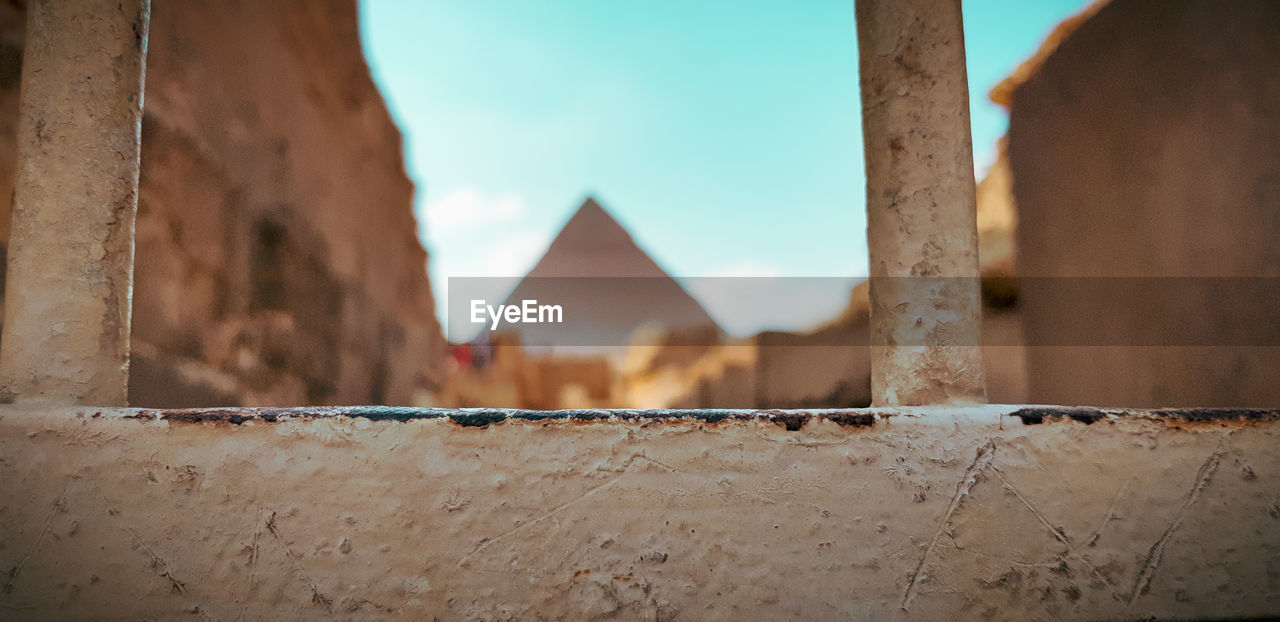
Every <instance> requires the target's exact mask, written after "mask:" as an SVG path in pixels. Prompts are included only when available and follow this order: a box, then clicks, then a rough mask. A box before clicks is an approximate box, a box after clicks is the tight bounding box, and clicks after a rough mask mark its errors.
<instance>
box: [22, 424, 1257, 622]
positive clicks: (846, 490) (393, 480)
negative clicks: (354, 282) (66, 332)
mask: <svg viewBox="0 0 1280 622" xmlns="http://www.w3.org/2000/svg"><path fill="white" fill-rule="evenodd" d="M1278 418H1280V411H1224V410H1193V411H1167V412H1159V411H1129V412H1119V411H1106V410H1096V409H1061V408H1052V407H1044V408H1034V407H1015V406H983V407H972V408H929V409H893V410H876V409H871V410H856V411H806V412H797V411H759V412H749V411H684V412H678V411H661V412H659V411H574V412H559V413H545V412H544V413H536V412H516V411H491V410H479V411H439V410H422V409H388V408H364V409H359V408H355V409H353V408H345V409H291V410H268V409H261V410H253V409H239V410H206V411H150V410H137V409H94V408H57V409H54V408H43V409H41V408H38V407H33V406H5V407H0V482H3V486H0V568H2V569H3V570H4V571H5V572H4V573H3V575H0V580H2V581H3V589H2V590H0V618H3V619H7V620H8V619H16V620H28V619H30V620H35V619H40V620H45V619H90V618H92V619H143V618H146V619H193V620H201V619H210V620H256V619H335V618H336V619H353V620H360V619H405V620H429V619H433V618H436V619H480V620H505V619H562V618H563V619H589V618H595V617H611V616H612V617H615V618H617V619H641V620H681V619H683V620H743V619H757V620H781V619H834V618H839V619H849V618H855V619H872V618H875V619H884V618H902V619H907V618H912V619H922V620H929V619H940V618H943V617H960V618H979V617H987V618H1002V619H1100V618H1106V619H1126V618H1145V617H1156V618H1203V617H1229V616H1275V615H1280V455H1278V454H1277V451H1276V447H1277V446H1280V443H1278V441H1280V438H1278V437H1280V424H1278V423H1277V419H1278Z"/></svg>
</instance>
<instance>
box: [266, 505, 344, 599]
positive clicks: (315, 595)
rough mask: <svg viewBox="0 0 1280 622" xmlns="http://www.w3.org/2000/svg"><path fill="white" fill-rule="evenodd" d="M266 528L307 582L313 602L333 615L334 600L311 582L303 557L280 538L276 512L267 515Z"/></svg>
mask: <svg viewBox="0 0 1280 622" xmlns="http://www.w3.org/2000/svg"><path fill="white" fill-rule="evenodd" d="M266 526H267V531H268V532H270V533H271V535H272V537H274V538H275V539H276V541H277V542H279V543H280V545H281V546H283V547H284V553H285V556H286V557H288V558H289V561H290V562H291V563H292V564H293V569H294V570H296V571H297V572H298V575H299V576H301V577H302V580H303V581H305V582H306V584H307V587H308V588H310V589H311V602H313V603H315V604H317V605H320V606H321V607H324V609H325V611H328V612H329V613H333V599H332V598H329V597H328V596H325V595H324V594H323V593H321V592H320V588H318V587H316V583H315V581H312V580H311V575H308V574H307V571H306V570H303V569H302V564H301V563H299V562H298V559H300V558H301V557H302V556H301V555H298V554H297V553H294V552H293V549H292V548H290V546H289V544H288V543H287V542H285V541H284V538H282V537H280V530H279V529H277V528H276V513H275V511H274V510H272V512H271V514H269V515H267V520H266ZM299 608H301V607H299Z"/></svg>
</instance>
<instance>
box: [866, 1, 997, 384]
mask: <svg viewBox="0 0 1280 622" xmlns="http://www.w3.org/2000/svg"><path fill="white" fill-rule="evenodd" d="M855 6H856V19H857V28H858V53H859V58H860V60H859V71H860V74H861V84H862V133H863V141H864V153H865V158H866V164H867V243H868V246H869V249H870V252H871V262H870V263H871V344H872V350H871V393H872V401H873V403H874V404H876V405H881V406H898V405H903V406H908V405H926V404H957V403H981V402H985V401H986V388H985V384H984V380H983V373H982V350H981V344H980V341H979V335H980V322H981V312H982V307H981V292H980V285H979V280H978V276H979V273H978V229H977V221H976V212H977V209H976V198H975V195H976V192H975V187H974V174H973V146H972V138H971V136H970V129H969V87H968V76H967V72H966V70H965V55H964V26H963V22H962V18H961V12H960V0H856V3H855Z"/></svg>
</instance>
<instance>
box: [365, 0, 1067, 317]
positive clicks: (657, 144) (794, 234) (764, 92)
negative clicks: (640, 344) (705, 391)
mask: <svg viewBox="0 0 1280 622" xmlns="http://www.w3.org/2000/svg"><path fill="white" fill-rule="evenodd" d="M1086 4H1087V2H1086V1H1084V0H1035V1H1033V2H1028V1H1026V0H967V1H966V2H964V20H965V38H966V41H965V44H966V46H965V47H966V53H967V62H968V69H969V88H970V108H971V117H972V125H973V145H974V165H975V169H976V172H977V174H978V175H979V176H981V175H982V174H983V172H984V170H985V168H986V167H987V166H989V165H990V163H991V162H992V161H993V160H994V158H995V152H996V151H995V149H996V141H997V140H998V139H999V138H1000V136H1001V135H1003V134H1004V131H1005V128H1006V126H1007V116H1006V115H1005V113H1004V111H1003V110H1002V109H1001V108H999V107H998V106H996V105H994V104H992V103H991V102H990V101H989V100H988V99H987V97H986V94H987V92H988V91H989V90H990V89H991V87H993V86H995V84H996V83H998V82H999V81H1000V80H1001V79H1003V78H1004V77H1005V76H1007V75H1008V74H1009V73H1010V72H1012V70H1013V69H1014V68H1015V67H1016V66H1017V65H1018V64H1019V63H1020V62H1022V61H1023V60H1025V59H1026V58H1027V57H1029V56H1030V55H1031V54H1032V53H1033V52H1034V51H1035V50H1036V49H1037V48H1038V47H1039V44H1040V42H1041V41H1042V40H1043V39H1044V37H1045V36H1046V35H1047V34H1048V33H1049V31H1050V30H1051V29H1052V28H1053V26H1054V25H1056V24H1057V23H1058V22H1060V21H1061V20H1063V19H1065V18H1066V17H1068V16H1070V15H1072V14H1074V13H1076V12H1078V11H1079V10H1081V9H1082V8H1084V6H1085V5H1086ZM360 30H361V38H362V41H363V45H364V49H365V55H366V57H367V59H368V62H369V66H370V69H371V71H372V73H373V76H374V80H375V81H376V82H377V84H378V86H379V88H380V89H381V91H382V94H383V97H384V98H385V99H386V101H387V106H388V108H389V109H390V111H391V114H392V116H393V118H394V119H395V120H396V122H397V124H398V125H399V127H400V130H401V132H402V133H403V134H404V137H405V142H404V145H405V151H406V153H405V157H406V166H407V169H408V174H409V176H410V178H411V179H412V180H413V181H414V182H415V184H416V188H417V193H416V198H415V206H414V210H415V214H416V215H417V219H418V223H419V237H420V238H421V239H422V241H423V245H424V246H425V247H426V248H427V250H428V252H429V253H430V259H429V261H428V269H429V273H430V277H431V282H432V288H433V290H434V292H435V296H436V301H437V309H440V310H443V309H445V308H446V305H445V304H444V298H445V292H446V286H447V279H448V278H450V277H468V276H485V277H510V283H511V286H514V284H515V282H516V280H518V278H519V277H520V276H523V275H524V274H525V272H527V271H528V270H529V268H531V267H532V266H533V264H534V263H535V262H536V261H537V259H538V258H539V257H541V255H542V252H543V251H545V250H546V247H547V245H548V244H549V243H550V241H551V239H552V238H553V237H554V236H555V234H556V233H557V232H558V231H559V229H560V227H561V226H562V225H563V224H564V223H565V221H567V220H568V218H569V217H570V216H571V215H572V214H573V212H574V211H575V210H576V209H577V207H578V206H579V205H580V204H581V203H582V201H583V200H584V199H585V198H586V197H587V196H594V197H596V199H597V200H598V201H600V203H601V204H602V205H603V206H604V207H605V209H607V210H608V211H609V212H610V213H611V214H612V215H613V216H614V217H615V218H616V219H617V220H618V221H619V222H621V223H622V224H623V226H625V227H626V228H627V230H628V231H630V232H631V234H632V236H633V237H634V238H635V239H636V241H637V242H638V243H639V244H640V246H641V247H642V248H644V249H645V250H647V251H648V252H649V254H650V255H651V256H652V257H653V258H654V259H655V260H656V261H657V262H658V264H659V265H661V266H662V267H663V268H665V269H666V270H667V272H669V273H671V274H672V275H673V276H675V277H677V279H684V278H689V277H718V276H754V277H770V278H786V277H844V278H847V279H848V283H849V286H852V284H853V283H854V282H856V281H857V280H859V279H860V278H861V277H865V275H866V269H867V246H866V217H865V194H864V193H865V183H866V180H865V176H864V170H863V160H862V137H861V105H860V99H859V92H858V54H857V40H856V35H855V26H854V22H853V2H852V0H756V1H742V0H696V1H689V0H651V1H649V2H614V1H608V0H483V1H478V2H477V1H467V0H361V1H360ZM714 281H715V280H714V279H693V280H691V281H690V282H688V283H689V284H688V285H687V288H689V289H690V293H691V294H693V295H694V297H695V298H699V299H700V300H701V302H702V303H703V305H704V306H705V307H707V310H708V312H710V313H711V315H712V317H714V318H716V319H717V320H718V321H720V322H721V324H722V325H723V326H724V327H725V328H726V329H727V330H729V332H730V333H733V334H735V335H746V334H751V333H754V332H756V331H758V330H763V329H766V328H769V329H787V330H800V329H804V328H807V327H809V326H812V325H814V324H816V323H818V322H821V321H822V320H823V319H826V318H829V317H834V316H835V315H837V314H838V313H839V311H840V309H841V308H842V307H843V306H844V304H845V303H846V302H847V297H848V290H847V288H832V291H830V292H826V293H825V294H822V295H818V296H817V297H816V298H814V299H813V300H811V301H810V302H809V304H805V305H801V306H800V308H801V309H802V311H797V312H796V313H795V314H791V315H787V316H786V317H781V318H780V317H777V316H776V314H774V315H772V316H769V317H765V316H753V315H752V313H751V312H750V310H749V309H741V308H737V307H735V305H734V304H733V301H732V300H727V299H726V300H717V299H716V297H715V295H714V292H711V291H706V292H699V291H697V289H696V288H697V284H698V283H714ZM830 282H832V283H837V282H838V281H837V280H835V279H832V280H831V281H830ZM505 294H506V292H505V291H500V292H495V299H501V298H503V297H505ZM495 302H496V301H495ZM442 319H443V318H442Z"/></svg>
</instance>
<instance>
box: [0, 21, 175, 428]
mask: <svg viewBox="0 0 1280 622" xmlns="http://www.w3.org/2000/svg"><path fill="white" fill-rule="evenodd" d="M149 22H150V0H29V1H28V2H27V29H26V45H25V49H24V57H23V66H22V96H21V97H22V99H21V104H20V118H19V122H18V166H17V176H16V179H15V184H14V197H13V229H12V235H11V237H10V245H9V264H8V268H9V270H8V275H7V283H6V287H7V289H6V295H5V316H4V334H3V338H2V339H0V401H9V402H11V401H47V402H53V403H62V404H94V405H101V406H123V405H125V404H126V399H127V395H126V393H127V389H128V377H129V376H128V374H129V321H130V314H131V311H132V296H133V228H134V218H135V216H136V214H137V206H138V163H139V147H140V138H141V128H142V91H143V80H144V75H145V64H146V63H145V61H146V51H147V28H148V25H149Z"/></svg>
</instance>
